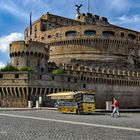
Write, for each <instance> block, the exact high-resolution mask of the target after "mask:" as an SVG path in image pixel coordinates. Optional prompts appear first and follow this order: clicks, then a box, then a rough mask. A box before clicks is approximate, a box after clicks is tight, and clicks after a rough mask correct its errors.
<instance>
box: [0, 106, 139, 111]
mask: <svg viewBox="0 0 140 140" xmlns="http://www.w3.org/2000/svg"><path fill="white" fill-rule="evenodd" d="M26 110H32V111H34V110H54V111H57V108H54V107H39V108H35V107H34V108H0V111H26ZM95 112H112V110H106V109H95ZM120 112H140V109H120Z"/></svg>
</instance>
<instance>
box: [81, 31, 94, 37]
mask: <svg viewBox="0 0 140 140" xmlns="http://www.w3.org/2000/svg"><path fill="white" fill-rule="evenodd" d="M95 34H96V31H94V30H87V31H85V32H84V35H86V36H94V35H95Z"/></svg>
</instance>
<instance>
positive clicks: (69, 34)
mask: <svg viewBox="0 0 140 140" xmlns="http://www.w3.org/2000/svg"><path fill="white" fill-rule="evenodd" d="M65 35H66V36H76V31H68V32H66V33H65Z"/></svg>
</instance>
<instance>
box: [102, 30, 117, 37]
mask: <svg viewBox="0 0 140 140" xmlns="http://www.w3.org/2000/svg"><path fill="white" fill-rule="evenodd" d="M103 35H104V36H114V35H115V32H113V31H103Z"/></svg>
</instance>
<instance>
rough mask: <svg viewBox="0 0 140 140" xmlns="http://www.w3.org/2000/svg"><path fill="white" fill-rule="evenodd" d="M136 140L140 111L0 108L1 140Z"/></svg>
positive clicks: (139, 131) (139, 123) (139, 126)
mask: <svg viewBox="0 0 140 140" xmlns="http://www.w3.org/2000/svg"><path fill="white" fill-rule="evenodd" d="M103 139H104V140H139V139H140V113H121V117H120V118H117V117H114V118H111V117H109V114H108V113H105V114H103V113H97V114H94V115H75V114H61V113H59V112H57V111H54V110H33V111H31V110H28V111H26V110H25V111H0V140H103Z"/></svg>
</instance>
